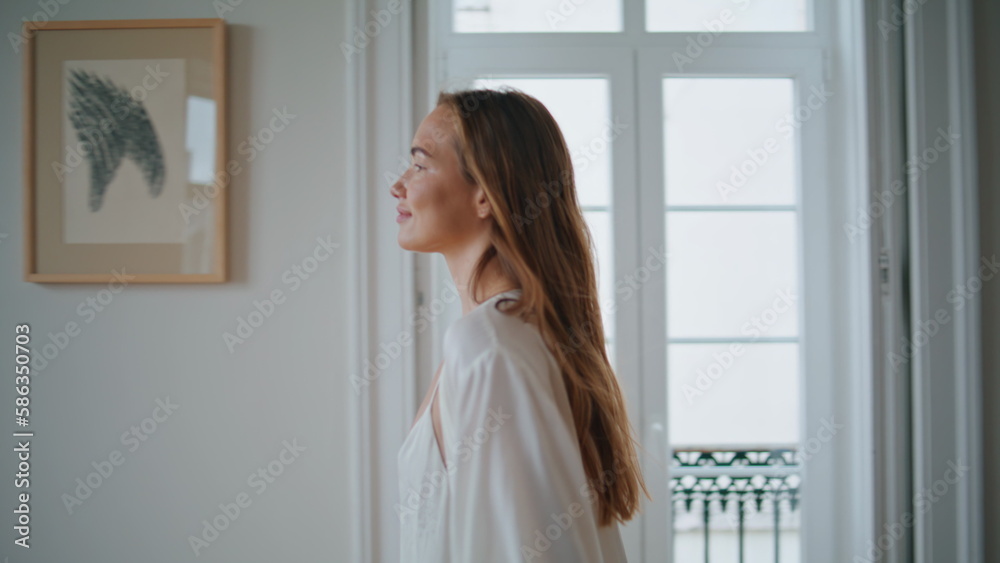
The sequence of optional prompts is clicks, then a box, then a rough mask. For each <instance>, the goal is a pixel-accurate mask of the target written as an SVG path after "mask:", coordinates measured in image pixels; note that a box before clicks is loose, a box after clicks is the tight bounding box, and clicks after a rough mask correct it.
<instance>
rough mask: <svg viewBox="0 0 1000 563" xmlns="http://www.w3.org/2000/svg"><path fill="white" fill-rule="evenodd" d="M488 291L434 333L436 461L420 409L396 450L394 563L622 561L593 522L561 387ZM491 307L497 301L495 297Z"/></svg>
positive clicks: (614, 539)
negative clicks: (438, 361) (438, 356)
mask: <svg viewBox="0 0 1000 563" xmlns="http://www.w3.org/2000/svg"><path fill="white" fill-rule="evenodd" d="M519 294H520V290H519V289H515V290H511V291H508V292H504V293H500V294H497V295H494V296H493V297H492V298H490V299H488V300H486V301H484V302H483V303H481V304H479V305H478V306H477V307H476V308H475V309H473V310H472V311H469V313H467V314H466V315H465V316H463V317H461V318H459V319H458V320H456V321H455V322H454V323H453V324H452V325H451V326H449V327H448V330H447V331H446V333H445V339H444V350H443V355H444V367H443V368H442V371H441V374H440V376H439V378H438V383H437V385H436V386H435V388H434V391H433V393H435V394H440V397H439V399H438V400H439V405H438V406H439V412H440V418H441V432H442V435H443V439H442V442H443V444H444V445H445V448H443V450H444V453H443V455H444V457H445V459H444V460H442V451H441V449H439V447H438V445H437V440H436V438H435V436H434V430H433V425H432V422H431V408H430V405H428V407H427V408H425V409H424V412H423V413H422V414H421V416H420V418H419V419H418V420H417V421H416V423H415V424H414V426H413V428H412V429H411V431H410V433H409V435H407V437H406V440H405V441H404V442H403V444H402V446H401V447H400V450H399V454H398V456H397V463H398V470H399V493H400V501H399V503H397V504H396V507H395V511H396V513H397V515H398V516H399V518H400V532H401V546H400V561H402V562H403V563H494V562H496V563H515V562H519V561H522V562H546V563H554V562H561V563H625V562H626V558H625V550H624V547H623V545H622V540H621V534H620V531H619V525H618V523H617V522H613V523H612V524H611V525H610V526H605V527H599V526H598V523H597V512H596V508H597V503H596V500H597V492H596V491H595V490H594V489H593V488H592V487H590V486H589V485H588V484H587V480H586V474H585V471H584V468H583V462H582V459H581V456H580V448H579V444H578V443H577V437H576V431H575V429H574V427H573V421H572V416H571V411H570V406H569V402H568V399H567V395H566V390H565V385H564V384H563V381H562V376H561V374H560V372H559V369H558V366H557V364H556V360H555V358H554V357H553V356H552V354H551V353H550V352H549V351H548V349H547V348H546V347H545V344H544V342H543V340H542V338H541V335H540V334H539V332H538V330H537V329H536V328H535V327H534V326H533V325H531V324H529V323H525V322H523V321H521V320H520V319H518V318H516V317H511V316H508V315H505V314H504V313H502V312H501V311H499V310H497V309H496V308H495V305H496V304H497V303H498V302H499V301H501V300H502V299H504V298H505V297H510V298H516V297H517V296H518V295H519ZM501 306H503V305H502V304H501Z"/></svg>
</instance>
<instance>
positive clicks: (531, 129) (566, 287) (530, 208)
mask: <svg viewBox="0 0 1000 563" xmlns="http://www.w3.org/2000/svg"><path fill="white" fill-rule="evenodd" d="M437 104H438V105H439V106H440V105H442V104H444V105H445V106H446V107H448V108H449V109H450V110H451V111H450V112H449V113H450V118H451V119H452V120H453V121H452V122H453V124H454V125H455V127H454V129H455V143H456V144H455V147H454V148H455V150H456V151H457V152H458V155H459V162H460V164H461V168H462V173H463V175H464V176H465V178H466V180H468V181H469V182H470V183H474V184H478V185H479V186H482V187H483V190H484V191H485V193H486V197H487V198H488V199H489V202H490V205H491V206H492V209H493V217H494V219H495V222H494V225H493V230H492V233H491V237H490V242H491V244H490V246H489V248H488V249H487V251H486V252H484V253H483V255H482V256H481V257H480V258H479V261H478V262H477V264H476V266H475V268H474V270H473V273H472V280H471V288H470V290H471V295H473V296H476V295H477V294H478V292H477V291H476V289H477V286H478V284H479V280H480V278H481V276H482V275H483V272H484V270H485V269H486V267H487V264H488V263H489V262H490V260H497V262H498V265H499V267H500V269H501V271H502V273H503V275H504V276H505V277H507V278H508V279H510V280H512V281H513V282H514V283H516V284H517V286H518V287H520V288H521V297H520V299H519V300H518V301H517V302H516V303H515V304H514V305H513V306H510V307H505V309H504V310H505V312H507V313H508V314H512V315H517V316H518V317H520V318H522V319H524V320H525V321H528V322H532V323H533V324H535V326H537V327H538V329H539V332H540V333H541V334H542V337H543V338H544V339H545V342H546V344H547V346H548V348H549V350H550V351H551V352H552V354H553V355H554V356H555V358H556V360H557V361H558V363H559V366H560V369H561V371H562V378H563V381H564V382H565V385H566V392H567V395H568V396H569V404H570V407H571V408H572V411H573V422H574V425H575V427H576V434H577V437H578V439H579V442H580V451H581V453H582V455H583V466H584V469H585V470H586V473H587V478H588V481H589V485H590V486H591V491H592V494H593V497H596V499H597V502H598V513H599V523H600V525H601V526H605V525H608V524H610V523H611V522H612V520H613V519H617V520H619V521H621V522H625V521H628V520H631V519H632V517H633V516H634V515H635V514H636V513H637V512H638V511H639V506H640V501H641V499H640V496H639V493H640V489H641V490H642V492H643V493H645V494H646V496H647V498H651V497H649V491H647V490H646V484H645V482H644V481H643V477H642V471H641V469H640V463H639V459H638V456H637V455H636V448H635V446H636V445H638V444H637V442H636V441H635V439H634V437H633V434H632V427H631V424H630V422H629V419H628V413H627V411H626V407H625V399H624V397H623V394H622V391H621V388H620V387H619V385H618V379H617V377H616V376H615V374H614V370H613V369H612V367H611V362H610V361H609V359H608V355H607V351H606V349H605V342H604V323H603V320H602V318H601V309H600V306H599V300H598V294H597V277H596V274H595V267H594V262H593V259H592V250H593V239H592V237H591V233H590V229H589V228H588V226H587V223H586V220H585V219H584V216H583V212H582V211H581V209H580V205H579V201H578V200H577V194H576V184H575V180H574V175H573V166H572V160H571V157H570V153H569V149H568V148H567V146H566V141H565V139H564V138H563V135H562V131H561V130H560V129H559V126H558V124H557V123H556V121H555V119H554V118H553V117H552V115H551V114H550V113H549V111H548V109H546V107H545V106H544V105H542V103H541V102H539V101H538V100H537V99H535V98H534V97H532V96H530V95H528V94H526V93H524V92H522V91H520V90H518V89H515V88H510V87H505V88H502V89H498V90H492V89H481V90H463V91H459V92H441V93H440V94H439V95H438V100H437ZM593 497H592V498H593Z"/></svg>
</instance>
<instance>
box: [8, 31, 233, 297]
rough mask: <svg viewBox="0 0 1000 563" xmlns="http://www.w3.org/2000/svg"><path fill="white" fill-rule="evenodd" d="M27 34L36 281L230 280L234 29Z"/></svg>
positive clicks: (28, 230)
mask: <svg viewBox="0 0 1000 563" xmlns="http://www.w3.org/2000/svg"><path fill="white" fill-rule="evenodd" d="M23 36H24V37H26V38H27V42H26V44H25V54H24V57H25V58H24V106H25V111H24V115H25V121H24V147H25V151H24V171H25V172H24V196H25V199H24V201H25V206H24V209H25V220H24V225H25V281H30V282H62V283H65V282H76V283H109V282H112V281H122V280H123V279H124V280H127V281H128V282H129V283H213V282H216V283H217V282H224V281H226V277H227V267H226V266H227V264H226V254H227V250H226V249H227V240H226V208H227V205H226V200H227V197H226V196H227V193H226V192H227V186H228V184H229V180H230V176H229V175H228V174H227V170H226V167H225V166H226V160H227V155H226V129H227V126H226V113H227V112H226V27H225V20H222V19H180V20H94V21H49V22H44V23H34V22H25V24H24V35H23Z"/></svg>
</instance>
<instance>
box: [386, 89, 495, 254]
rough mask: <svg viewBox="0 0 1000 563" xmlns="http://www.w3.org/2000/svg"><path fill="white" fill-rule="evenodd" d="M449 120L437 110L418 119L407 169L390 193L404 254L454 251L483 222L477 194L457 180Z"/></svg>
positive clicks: (442, 110)
mask: <svg viewBox="0 0 1000 563" xmlns="http://www.w3.org/2000/svg"><path fill="white" fill-rule="evenodd" d="M449 117H450V110H449V109H448V108H447V107H446V106H443V105H440V106H438V107H437V108H435V109H434V111H432V112H430V113H429V114H428V115H427V117H425V118H424V120H423V121H422V122H421V123H420V126H419V127H418V128H417V132H416V133H415V134H414V136H413V144H412V147H411V149H410V157H411V161H410V167H409V168H408V169H407V170H406V172H404V173H403V175H402V176H400V177H399V180H397V181H396V183H395V184H393V185H392V188H391V189H390V193H392V195H393V197H395V198H397V200H398V201H397V203H398V207H397V209H398V210H399V211H398V212H397V213H398V214H399V216H398V217H397V218H396V221H397V222H398V223H399V234H398V236H397V240H398V242H399V246H401V247H402V248H404V249H406V250H412V251H416V252H441V253H447V252H449V251H452V250H455V249H457V248H460V247H462V246H464V245H466V244H468V242H469V240H470V239H471V238H472V237H474V236H475V235H476V234H477V233H478V232H480V231H481V230H482V229H483V228H484V225H485V221H484V219H488V218H489V215H488V214H486V217H481V216H480V215H479V214H477V210H479V209H481V207H482V206H483V205H484V204H485V205H486V208H487V209H488V204H486V203H485V200H486V198H485V195H484V194H483V191H482V189H480V188H479V187H478V186H476V185H475V184H471V183H469V182H467V181H466V180H465V178H463V177H462V173H461V168H460V166H459V161H458V154H457V153H456V152H455V145H454V141H453V139H454V138H455V135H456V134H457V133H456V130H455V124H454V123H452V121H451V120H450V119H449ZM477 202H478V204H477Z"/></svg>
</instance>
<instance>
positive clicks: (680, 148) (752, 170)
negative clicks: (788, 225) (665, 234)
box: [663, 78, 811, 205]
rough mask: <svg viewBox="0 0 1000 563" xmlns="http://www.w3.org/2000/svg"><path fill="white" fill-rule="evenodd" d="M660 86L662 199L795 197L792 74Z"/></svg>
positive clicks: (782, 200) (734, 201) (788, 201)
mask: <svg viewBox="0 0 1000 563" xmlns="http://www.w3.org/2000/svg"><path fill="white" fill-rule="evenodd" d="M663 92H664V97H663V115H664V131H665V133H664V151H665V154H666V158H664V172H665V177H666V201H667V204H668V205H713V204H724V205H740V204H753V205H767V204H770V205H778V204H780V205H793V204H795V199H796V198H795V142H794V141H795V138H796V135H795V133H796V131H797V129H796V126H797V125H800V124H801V121H800V120H799V119H798V118H796V117H793V116H794V115H796V114H795V113H794V112H793V102H792V100H793V95H794V92H793V84H792V79H789V78H690V79H689V78H667V79H664V80H663ZM810 111H811V110H810ZM797 115H799V116H802V117H804V118H808V116H806V115H805V114H804V113H801V112H800V113H798V114H797Z"/></svg>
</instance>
